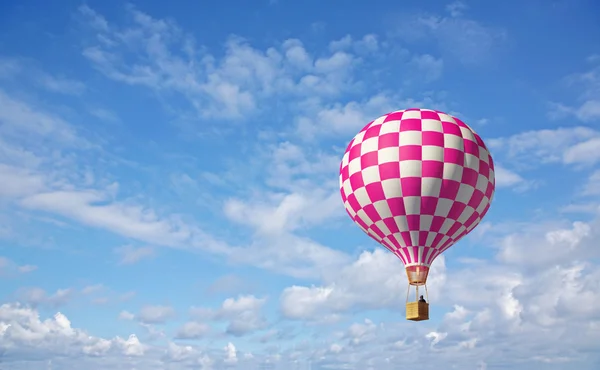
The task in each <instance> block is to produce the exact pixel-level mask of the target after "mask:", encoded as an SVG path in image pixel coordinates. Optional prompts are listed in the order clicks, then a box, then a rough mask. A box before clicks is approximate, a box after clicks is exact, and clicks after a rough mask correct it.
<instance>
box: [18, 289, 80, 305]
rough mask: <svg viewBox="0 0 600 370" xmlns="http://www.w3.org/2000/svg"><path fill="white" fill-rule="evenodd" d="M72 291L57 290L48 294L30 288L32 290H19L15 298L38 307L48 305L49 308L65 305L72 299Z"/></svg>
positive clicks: (41, 290) (42, 290)
mask: <svg viewBox="0 0 600 370" xmlns="http://www.w3.org/2000/svg"><path fill="white" fill-rule="evenodd" d="M73 294H74V290H73V289H71V288H68V289H58V290H57V291H56V292H54V293H53V294H48V293H47V292H46V291H45V290H44V289H42V288H37V287H32V288H20V289H19V290H18V291H17V297H18V298H19V300H20V301H21V302H26V303H28V304H31V305H34V306H38V305H49V306H51V307H57V306H62V305H65V304H66V303H67V302H68V301H69V300H71V299H72V297H73Z"/></svg>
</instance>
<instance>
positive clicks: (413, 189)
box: [340, 109, 495, 266]
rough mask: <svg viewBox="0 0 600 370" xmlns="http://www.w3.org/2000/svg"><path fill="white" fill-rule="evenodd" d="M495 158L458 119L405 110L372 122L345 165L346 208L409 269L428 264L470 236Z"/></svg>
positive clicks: (489, 194) (485, 202)
mask: <svg viewBox="0 0 600 370" xmlns="http://www.w3.org/2000/svg"><path fill="white" fill-rule="evenodd" d="M494 189H495V177H494V162H493V161H492V157H491V156H490V153H489V151H488V149H487V148H486V146H485V144H484V143H483V140H481V138H480V137H479V135H477V134H476V133H475V132H474V131H473V130H472V129H471V128H470V127H469V126H467V125H466V124H465V123H463V122H462V121H461V120H459V119H458V118H456V117H452V116H450V115H448V114H445V113H442V112H439V111H434V110H427V109H407V110H401V111H397V112H392V113H389V114H386V115H384V116H382V117H379V118H377V119H376V120H374V121H373V122H371V123H369V124H368V125H366V126H365V128H363V129H362V131H361V132H359V133H358V135H356V136H355V137H354V139H352V141H351V142H350V144H349V145H348V148H347V149H346V153H345V154H344V157H343V160H342V163H341V166H340V192H341V194H342V199H343V201H344V205H345V206H346V211H347V212H348V214H349V215H350V217H351V218H352V220H354V222H355V223H356V224H358V226H359V227H360V228H361V229H362V230H363V231H364V232H365V233H367V234H368V235H369V236H370V237H372V238H373V239H375V240H377V241H378V242H379V243H381V244H382V245H384V246H385V247H386V248H388V249H389V250H390V251H392V252H394V253H395V254H396V255H397V256H398V257H400V259H402V261H403V262H404V264H405V265H406V266H416V265H420V266H430V265H431V263H432V262H433V260H434V259H435V258H436V257H437V256H438V255H440V253H442V252H443V251H445V250H446V249H448V248H449V247H450V246H452V245H453V244H454V243H456V242H457V241H458V240H460V239H461V238H462V237H463V236H465V235H467V234H468V233H469V232H470V231H471V230H473V228H475V226H477V225H478V224H479V222H481V219H482V218H483V216H485V214H486V213H487V211H488V209H489V207H490V204H491V201H492V198H493V196H494Z"/></svg>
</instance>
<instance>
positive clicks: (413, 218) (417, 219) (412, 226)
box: [406, 215, 421, 231]
mask: <svg viewBox="0 0 600 370" xmlns="http://www.w3.org/2000/svg"><path fill="white" fill-rule="evenodd" d="M406 223H407V224H408V230H409V231H419V226H420V224H421V216H420V215H408V216H406Z"/></svg>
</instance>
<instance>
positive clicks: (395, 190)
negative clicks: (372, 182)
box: [381, 179, 402, 199]
mask: <svg viewBox="0 0 600 370" xmlns="http://www.w3.org/2000/svg"><path fill="white" fill-rule="evenodd" d="M381 187H382V188H383V195H385V199H392V198H400V197H402V186H401V184H400V179H387V180H383V181H382V182H381Z"/></svg>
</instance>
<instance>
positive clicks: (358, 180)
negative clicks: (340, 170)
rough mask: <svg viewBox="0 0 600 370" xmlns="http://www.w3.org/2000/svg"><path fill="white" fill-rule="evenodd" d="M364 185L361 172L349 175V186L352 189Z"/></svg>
mask: <svg viewBox="0 0 600 370" xmlns="http://www.w3.org/2000/svg"><path fill="white" fill-rule="evenodd" d="M363 186H365V182H364V180H363V176H362V172H357V173H354V174H352V176H350V187H351V188H352V190H356V189H360V188H362V187H363Z"/></svg>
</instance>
